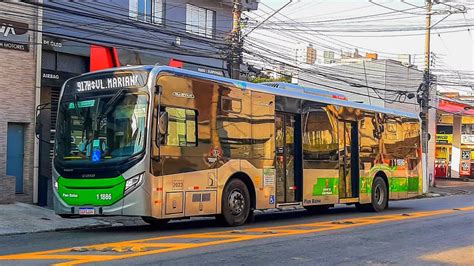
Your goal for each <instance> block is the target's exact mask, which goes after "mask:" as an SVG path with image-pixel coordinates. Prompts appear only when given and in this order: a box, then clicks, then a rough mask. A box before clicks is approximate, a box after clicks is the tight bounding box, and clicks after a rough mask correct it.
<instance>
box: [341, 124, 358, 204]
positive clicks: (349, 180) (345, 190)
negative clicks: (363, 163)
mask: <svg viewBox="0 0 474 266" xmlns="http://www.w3.org/2000/svg"><path fill="white" fill-rule="evenodd" d="M338 131H339V198H356V197H359V127H358V122H357V121H339V130H338Z"/></svg>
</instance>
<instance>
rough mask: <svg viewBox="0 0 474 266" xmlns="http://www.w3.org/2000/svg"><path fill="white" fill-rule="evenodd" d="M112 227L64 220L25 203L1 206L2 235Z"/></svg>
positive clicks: (97, 222)
mask: <svg viewBox="0 0 474 266" xmlns="http://www.w3.org/2000/svg"><path fill="white" fill-rule="evenodd" d="M101 226H112V224H111V223H110V222H108V221H104V220H102V219H101V220H99V219H94V218H81V219H63V218H61V217H59V216H57V215H56V214H55V213H54V211H53V210H50V209H47V208H42V207H39V206H35V205H30V204H25V203H18V202H17V203H14V204H7V205H0V235H12V234H25V233H36V232H47V231H60V230H70V229H77V228H91V227H101Z"/></svg>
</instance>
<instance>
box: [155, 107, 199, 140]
mask: <svg viewBox="0 0 474 266" xmlns="http://www.w3.org/2000/svg"><path fill="white" fill-rule="evenodd" d="M164 111H165V112H166V113H167V114H168V123H167V124H168V130H167V134H166V136H163V137H162V143H161V144H162V145H165V146H177V147H192V146H197V114H196V111H195V110H190V109H183V108H175V107H166V108H164Z"/></svg>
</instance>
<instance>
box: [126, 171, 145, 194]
mask: <svg viewBox="0 0 474 266" xmlns="http://www.w3.org/2000/svg"><path fill="white" fill-rule="evenodd" d="M143 176H144V173H141V174H139V175H136V176H134V177H132V178H130V179H128V180H127V182H125V192H124V193H123V194H124V196H125V195H127V194H128V193H130V192H132V191H133V190H135V189H136V188H137V187H139V186H140V185H141V184H142V182H143Z"/></svg>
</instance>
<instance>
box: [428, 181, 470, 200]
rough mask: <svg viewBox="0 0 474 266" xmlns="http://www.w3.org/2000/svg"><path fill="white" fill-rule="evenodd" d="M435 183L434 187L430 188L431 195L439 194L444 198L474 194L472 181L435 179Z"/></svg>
mask: <svg viewBox="0 0 474 266" xmlns="http://www.w3.org/2000/svg"><path fill="white" fill-rule="evenodd" d="M435 182H436V185H435V187H432V188H430V192H432V193H439V194H441V195H444V196H448V195H457V194H471V193H474V180H467V181H463V180H461V179H436V181H435Z"/></svg>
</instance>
